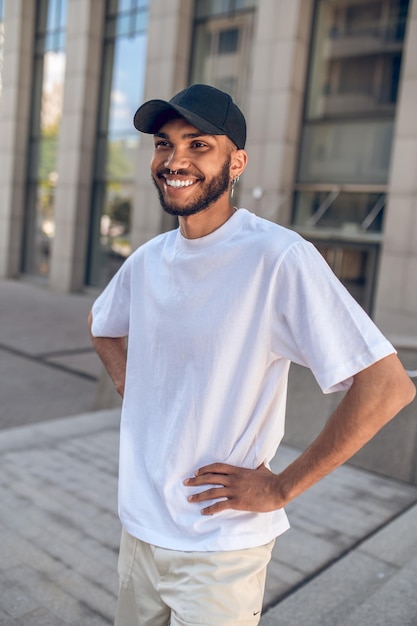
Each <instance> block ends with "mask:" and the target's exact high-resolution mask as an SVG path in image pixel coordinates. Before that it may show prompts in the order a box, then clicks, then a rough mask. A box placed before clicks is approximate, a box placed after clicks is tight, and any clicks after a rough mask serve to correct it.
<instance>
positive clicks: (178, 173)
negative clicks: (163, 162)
mask: <svg viewBox="0 0 417 626" xmlns="http://www.w3.org/2000/svg"><path fill="white" fill-rule="evenodd" d="M171 172H175V175H176V176H191V177H192V178H197V180H204V176H203V175H202V174H200V173H197V172H191V171H190V170H185V169H184V170H170V169H169V168H166V167H161V168H160V169H159V170H157V172H156V175H157V177H158V178H165V177H166V176H169V175H172V174H171Z"/></svg>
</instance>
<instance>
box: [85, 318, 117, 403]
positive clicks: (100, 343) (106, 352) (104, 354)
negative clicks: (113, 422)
mask: <svg viewBox="0 0 417 626" xmlns="http://www.w3.org/2000/svg"><path fill="white" fill-rule="evenodd" d="M91 324H92V315H91V313H90V316H89V328H90V334H91ZM91 341H92V344H93V346H94V349H95V351H96V352H97V354H98V356H99V357H100V359H101V361H102V362H103V364H104V366H105V368H106V370H107V372H108V373H109V376H110V378H111V379H112V381H113V384H114V386H115V389H116V391H117V392H118V393H119V394H120V395H121V396H122V397H123V394H124V388H125V378H126V338H125V337H115V338H113V337H94V336H93V335H92V334H91Z"/></svg>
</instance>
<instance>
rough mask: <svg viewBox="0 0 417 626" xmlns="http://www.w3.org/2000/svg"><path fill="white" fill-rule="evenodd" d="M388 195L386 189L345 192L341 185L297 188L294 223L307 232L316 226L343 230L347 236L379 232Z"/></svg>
mask: <svg viewBox="0 0 417 626" xmlns="http://www.w3.org/2000/svg"><path fill="white" fill-rule="evenodd" d="M385 197H386V196H385V193H379V192H346V191H342V190H341V189H340V188H338V187H334V188H333V189H329V190H326V191H313V190H311V191H297V192H296V195H295V211H294V225H295V226H297V229H298V230H301V231H304V232H305V233H306V234H307V233H308V232H309V229H310V230H311V229H314V228H320V229H322V230H324V229H329V230H332V231H333V232H334V231H336V230H340V231H342V233H344V234H345V236H346V237H352V236H355V235H356V236H357V235H360V234H364V233H366V232H368V233H374V232H376V233H379V232H381V230H382V214H383V208H384V206H385ZM310 234H311V233H310Z"/></svg>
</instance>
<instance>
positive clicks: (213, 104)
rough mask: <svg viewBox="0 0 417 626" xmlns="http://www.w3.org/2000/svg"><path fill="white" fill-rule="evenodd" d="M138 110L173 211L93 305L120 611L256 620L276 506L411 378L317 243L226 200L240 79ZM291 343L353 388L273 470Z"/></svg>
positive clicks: (332, 379)
mask: <svg viewBox="0 0 417 626" xmlns="http://www.w3.org/2000/svg"><path fill="white" fill-rule="evenodd" d="M134 124H135V127H136V128H137V129H138V130H139V131H142V132H145V133H150V134H153V135H154V144H155V148H154V154H153V158H152V162H151V173H152V179H153V182H154V184H155V186H156V189H157V191H158V194H159V197H160V202H161V205H162V207H163V209H164V210H165V211H167V212H168V213H170V214H172V215H177V216H178V221H179V228H178V229H176V230H174V231H171V232H169V233H165V234H162V235H160V236H158V237H156V238H154V239H153V240H151V241H149V242H148V243H146V244H145V245H143V246H141V247H140V248H139V249H138V250H136V252H134V253H133V254H132V255H131V256H130V257H129V258H128V259H127V261H126V262H125V264H124V265H123V266H122V268H121V269H120V270H119V272H118V273H117V274H116V276H115V277H114V278H113V279H112V281H111V282H110V284H109V285H108V286H107V288H106V289H105V290H104V292H103V293H102V295H101V296H100V297H99V298H98V300H97V301H96V302H95V304H94V306H93V310H92V313H91V314H90V325H91V331H92V340H93V343H94V346H95V348H96V350H97V352H98V354H99V356H100V357H101V359H102V360H103V362H104V364H105V366H106V368H107V370H108V372H109V374H110V376H111V378H112V380H113V382H114V385H115V387H116V389H117V391H118V392H119V393H120V394H121V395H122V396H123V409H122V421H121V444H120V479H119V512H120V518H121V521H122V525H123V532H122V541H121V548H120V558H119V574H120V595H119V603H118V609H117V617H116V624H117V625H118V626H121V625H125V626H126V625H129V626H133V625H135V626H136V625H138V626H139V625H140V626H144V625H150V624H151V625H152V626H159V625H161V626H162V625H168V624H172V625H175V626H178V625H185V624H188V625H190V624H207V625H209V624H210V625H212V624H221V625H222V626H227V625H232V624H257V623H258V622H259V619H260V612H261V607H262V597H263V588H264V582H265V569H266V565H267V563H268V561H269V559H270V554H271V549H272V546H273V541H274V539H275V537H277V536H278V535H280V534H281V533H283V532H284V531H285V530H286V529H287V528H288V521H287V518H286V515H285V512H284V510H283V507H284V506H285V505H286V504H288V502H290V501H291V500H293V499H294V498H295V497H297V496H298V495H299V494H301V493H302V492H304V491H305V490H306V489H308V488H309V487H311V486H312V485H313V484H314V483H316V482H317V481H318V480H320V479H321V478H322V477H323V476H325V475H326V474H328V473H329V472H331V471H332V470H333V469H335V468H336V467H338V466H339V465H340V464H342V463H343V462H345V461H346V460H347V459H349V458H350V457H351V456H352V455H353V454H354V453H355V452H356V451H357V450H358V449H359V448H360V447H361V446H363V445H364V444H365V443H366V442H367V441H368V440H369V439H371V438H372V437H373V435H374V434H375V433H376V432H377V431H378V430H379V429H380V428H381V427H382V426H384V424H386V423H387V422H388V421H389V420H390V419H391V418H392V417H393V416H394V415H395V414H396V413H397V412H398V411H399V410H400V409H401V408H402V407H404V406H405V405H406V404H407V403H409V402H411V400H412V399H413V397H414V393H415V389H414V386H413V385H412V383H411V381H410V380H409V378H408V377H407V375H406V373H405V372H404V370H403V368H402V366H401V364H400V362H399V360H398V359H397V356H396V355H395V350H394V349H393V347H392V346H391V344H390V343H389V342H388V341H387V340H386V339H385V338H384V337H383V336H382V334H381V333H380V332H379V330H378V329H377V328H376V327H375V326H374V324H373V323H372V322H371V320H370V319H369V318H368V317H367V315H366V314H365V313H364V312H363V310H362V309H361V308H360V307H359V306H358V305H357V304H356V302H355V301H354V300H353V299H352V298H351V297H350V296H349V294H348V293H347V292H346V290H345V289H344V287H343V286H342V285H341V284H340V283H339V281H338V280H337V279H336V278H335V276H334V275H333V274H332V272H331V271H330V269H329V268H328V266H327V264H326V263H325V261H324V260H323V259H322V257H321V256H320V254H319V253H318V252H317V251H316V249H315V248H314V247H313V246H312V245H311V244H309V243H307V242H306V241H304V240H303V239H302V238H301V237H299V236H298V235H297V234H296V233H294V232H292V231H289V230H287V229H285V228H282V227H280V226H278V225H276V224H273V223H271V222H268V221H266V220H263V219H260V218H258V217H256V216H255V215H253V214H251V213H249V212H248V211H246V210H245V209H239V210H238V209H236V207H234V206H233V204H232V202H231V199H230V191H231V189H233V186H234V184H235V182H236V180H237V179H238V177H239V176H240V175H241V174H242V172H243V171H244V169H245V166H246V162H247V155H246V152H245V151H244V146H245V138H246V125H245V120H244V117H243V114H242V113H241V111H240V110H239V109H238V108H237V106H236V105H235V104H234V103H233V101H232V99H231V98H230V96H228V95H227V94H225V93H223V92H221V91H218V90H217V89H214V88H213V87H209V86H206V85H193V86H192V87H190V88H188V89H185V90H184V91H182V92H180V93H179V94H177V95H176V96H174V97H173V98H172V99H171V100H170V101H169V102H165V101H162V100H151V101H149V102H146V103H145V104H143V105H142V106H141V107H140V108H139V109H138V111H137V112H136V115H135V119H134ZM126 337H128V338H129V343H128V349H127V351H126ZM291 361H294V362H296V363H299V364H302V365H304V366H306V367H309V368H310V369H311V370H312V371H313V373H314V375H315V377H316V379H317V381H318V383H319V385H320V386H321V388H322V389H323V391H324V392H325V393H328V392H332V391H335V390H340V389H346V390H347V393H346V395H345V396H344V399H343V400H342V401H341V403H340V405H339V406H338V408H337V409H336V411H335V412H334V414H333V415H332V416H331V417H330V419H329V421H328V423H327V425H326V426H325V428H324V429H323V431H322V432H321V433H320V434H319V435H318V437H317V439H316V440H315V441H314V442H313V443H312V445H311V446H310V447H309V448H308V449H307V450H306V451H305V452H303V453H302V454H301V456H300V457H299V458H298V459H296V460H295V461H294V462H293V463H292V464H291V465H290V466H289V467H288V468H286V469H285V470H284V471H283V472H281V473H280V474H278V475H274V474H273V473H272V472H271V471H270V470H269V467H268V465H269V461H270V460H271V459H272V457H273V456H274V454H275V452H276V450H277V447H278V445H279V442H280V440H281V438H282V436H283V431H284V416H285V402H286V388H287V375H288V369H289V365H290V362H291ZM313 417H314V416H313Z"/></svg>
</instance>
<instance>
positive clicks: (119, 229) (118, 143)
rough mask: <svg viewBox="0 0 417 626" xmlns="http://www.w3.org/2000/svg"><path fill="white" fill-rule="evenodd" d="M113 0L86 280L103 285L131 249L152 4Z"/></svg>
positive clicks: (107, 39) (103, 79)
mask: <svg viewBox="0 0 417 626" xmlns="http://www.w3.org/2000/svg"><path fill="white" fill-rule="evenodd" d="M115 9H116V3H115V2H114V1H112V2H111V3H110V4H109V5H108V12H107V15H106V29H105V32H106V40H105V42H104V51H103V71H102V81H101V94H100V110H99V125H98V135H97V144H96V156H95V168H94V172H95V173H94V187H93V206H92V218H91V241H90V262H89V268H88V276H87V282H88V284H91V285H96V286H102V285H104V284H106V283H107V282H108V280H109V279H110V278H111V276H112V275H113V274H114V273H115V272H116V270H117V269H118V268H119V267H120V265H121V264H122V263H123V261H124V260H125V258H126V257H127V256H128V255H129V254H130V253H131V242H130V230H131V207H132V196H133V179H134V175H135V159H136V154H137V147H138V142H139V140H140V135H139V133H137V132H136V131H135V129H134V128H133V116H134V113H135V111H136V109H137V108H138V106H139V105H140V103H141V102H142V101H143V87H144V81H145V66H146V49H147V31H146V26H147V18H148V10H147V3H146V2H144V0H125V1H123V2H120V3H119V5H118V9H119V10H118V12H115Z"/></svg>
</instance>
